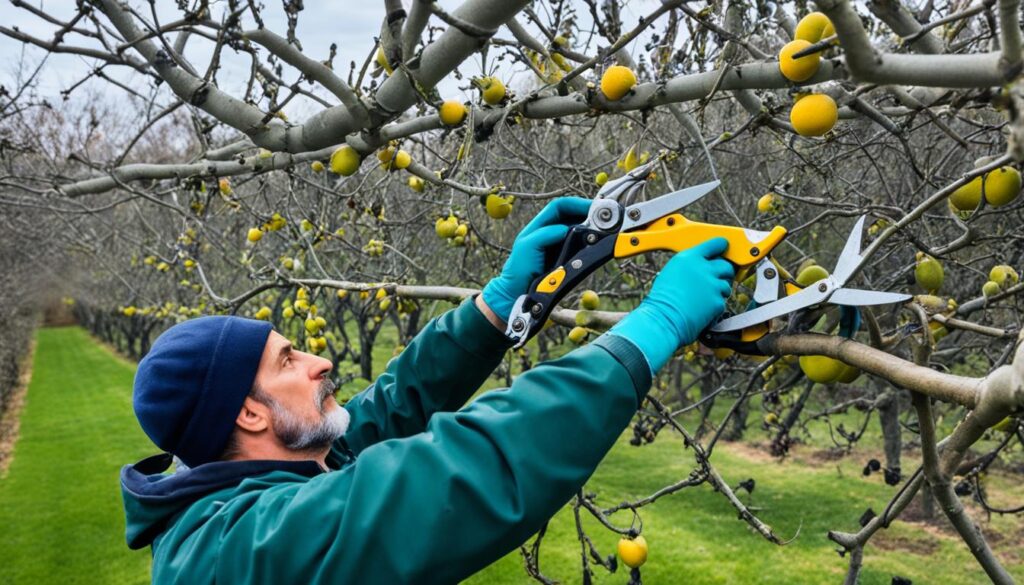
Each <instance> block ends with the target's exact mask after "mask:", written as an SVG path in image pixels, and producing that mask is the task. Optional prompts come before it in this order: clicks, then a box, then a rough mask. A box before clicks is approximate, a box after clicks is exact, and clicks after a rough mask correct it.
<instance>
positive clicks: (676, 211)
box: [505, 157, 786, 348]
mask: <svg viewBox="0 0 1024 585" xmlns="http://www.w3.org/2000/svg"><path fill="white" fill-rule="evenodd" d="M660 160H661V159H660V157H655V159H654V160H652V161H651V162H649V163H646V164H644V165H641V166H639V167H637V168H635V169H633V170H631V171H629V172H628V173H626V175H625V176H623V177H621V178H619V179H616V180H614V181H609V182H608V183H606V184H605V185H604V186H603V187H602V188H601V190H600V191H598V193H597V197H596V198H595V199H594V201H593V203H591V205H590V210H589V212H588V214H587V219H586V221H584V222H583V223H582V224H579V225H574V226H572V227H571V228H570V229H569V234H568V235H567V236H566V239H565V241H564V243H563V245H562V249H561V252H560V254H559V256H558V259H557V261H556V262H555V263H554V264H553V266H554V267H555V268H554V269H553V270H551V271H550V272H549V273H548V274H545V275H543V276H541V277H538V278H537V279H536V280H534V281H533V283H531V284H530V288H529V292H528V293H527V294H524V295H521V296H520V297H519V298H518V299H517V300H516V302H515V305H514V306H513V308H512V313H511V315H509V319H508V326H507V328H506V330H505V335H506V337H508V338H509V339H510V340H512V341H513V342H514V343H515V347H517V348H518V347H522V345H523V344H525V343H526V342H527V341H528V340H529V339H530V338H531V337H533V335H535V334H536V333H537V332H538V331H540V329H541V328H542V327H543V326H544V323H545V321H547V318H548V316H549V315H550V314H551V311H552V310H554V308H555V305H557V304H558V302H559V301H560V300H561V299H562V298H563V297H564V296H565V295H566V294H567V293H568V292H569V291H570V290H572V289H573V288H575V287H576V285H578V284H579V283H580V282H581V281H582V280H583V279H584V278H586V277H587V276H589V275H590V274H591V273H592V272H594V271H595V270H597V269H598V268H599V267H600V266H601V265H603V264H604V263H605V262H607V261H608V260H611V259H612V258H628V257H630V256H635V255H637V254H642V253H644V252H649V251H652V250H666V251H671V252H679V251H682V250H686V249H688V248H692V247H694V246H696V245H698V244H701V243H702V242H705V241H707V240H709V239H712V238H716V237H724V238H726V239H727V240H728V241H729V247H728V249H727V250H726V252H725V254H723V257H724V258H726V259H727V260H729V261H731V262H732V263H733V264H735V265H736V267H737V274H738V275H741V274H743V273H745V272H746V269H749V268H750V267H752V266H753V265H754V264H756V263H757V262H759V261H760V260H761V259H762V258H765V257H766V256H767V255H768V253H769V252H771V251H772V249H774V248H775V246H777V245H778V244H779V243H780V242H782V240H783V238H785V237H786V230H785V228H783V227H780V226H776V227H774V228H772V230H771V231H770V232H763V231H756V230H749V229H744V228H740V227H731V226H723V225H716V224H708V223H700V222H696V221H691V220H689V219H687V218H686V217H684V216H683V215H682V214H681V213H680V210H682V209H683V208H685V207H687V206H688V205H690V204H692V203H694V202H696V201H697V200H699V199H700V198H701V197H703V196H704V195H707V194H708V193H710V192H711V191H712V190H714V189H715V188H716V187H718V185H719V183H720V182H719V181H711V182H708V183H702V184H700V185H696V186H693V187H687V188H685V189H680V190H679V191H674V192H672V193H668V194H665V195H662V196H660V197H656V198H654V199H650V200H648V201H643V202H640V203H632V199H633V198H634V196H635V195H636V194H637V193H638V192H639V191H641V190H642V189H643V187H644V185H645V184H646V182H647V178H648V177H649V176H650V174H651V172H652V171H653V169H654V167H655V166H656V165H657V164H658V162H659V161H660Z"/></svg>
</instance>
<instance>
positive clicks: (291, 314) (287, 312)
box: [281, 307, 295, 319]
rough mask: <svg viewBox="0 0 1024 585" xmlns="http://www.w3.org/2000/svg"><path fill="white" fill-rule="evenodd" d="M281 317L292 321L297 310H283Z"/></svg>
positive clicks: (286, 308)
mask: <svg viewBox="0 0 1024 585" xmlns="http://www.w3.org/2000/svg"><path fill="white" fill-rule="evenodd" d="M281 316H282V317H284V318H285V319H291V318H292V317H294V316H295V309H293V308H291V307H285V308H284V309H282V310H281Z"/></svg>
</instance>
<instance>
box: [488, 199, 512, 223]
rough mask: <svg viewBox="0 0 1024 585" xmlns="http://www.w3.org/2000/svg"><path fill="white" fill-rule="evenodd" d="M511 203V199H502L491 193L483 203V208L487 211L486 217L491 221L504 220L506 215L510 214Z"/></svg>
mask: <svg viewBox="0 0 1024 585" xmlns="http://www.w3.org/2000/svg"><path fill="white" fill-rule="evenodd" d="M512 201H513V197H512V196H511V195H510V196H508V197H502V196H501V195H496V194H494V193H491V194H489V195H487V199H486V201H485V203H484V208H485V209H486V210H487V215H489V216H490V217H492V218H493V219H505V218H506V217H508V214H510V213H512Z"/></svg>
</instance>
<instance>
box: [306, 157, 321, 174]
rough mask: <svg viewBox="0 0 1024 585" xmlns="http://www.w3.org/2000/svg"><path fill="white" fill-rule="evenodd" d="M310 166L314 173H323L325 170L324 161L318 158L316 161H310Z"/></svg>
mask: <svg viewBox="0 0 1024 585" xmlns="http://www.w3.org/2000/svg"><path fill="white" fill-rule="evenodd" d="M309 168H310V169H311V170H312V171H313V172H314V173H322V172H324V163H322V162H320V161H318V160H315V161H313V162H311V163H309Z"/></svg>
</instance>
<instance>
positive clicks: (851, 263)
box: [832, 215, 867, 286]
mask: <svg viewBox="0 0 1024 585" xmlns="http://www.w3.org/2000/svg"><path fill="white" fill-rule="evenodd" d="M866 218H867V216H866V215H862V216H860V219H858V220H857V223H856V224H855V225H854V226H853V231H851V232H850V235H849V237H847V238H846V245H845V246H843V251H842V252H841V253H840V254H839V259H838V260H836V269H835V270H833V271H832V278H833V279H835V281H836V284H838V285H839V286H843V285H844V284H846V281H847V280H849V279H850V277H851V276H853V273H854V272H856V271H857V268H858V267H859V266H860V263H861V262H863V261H864V258H863V257H862V256H861V255H860V243H861V236H862V235H863V233H864V220H865V219H866Z"/></svg>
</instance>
